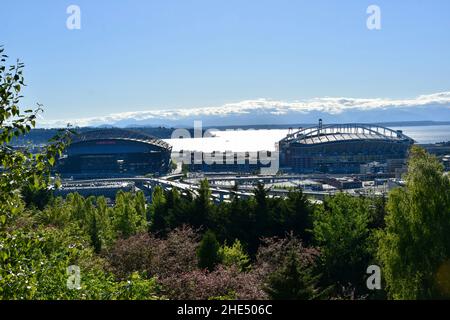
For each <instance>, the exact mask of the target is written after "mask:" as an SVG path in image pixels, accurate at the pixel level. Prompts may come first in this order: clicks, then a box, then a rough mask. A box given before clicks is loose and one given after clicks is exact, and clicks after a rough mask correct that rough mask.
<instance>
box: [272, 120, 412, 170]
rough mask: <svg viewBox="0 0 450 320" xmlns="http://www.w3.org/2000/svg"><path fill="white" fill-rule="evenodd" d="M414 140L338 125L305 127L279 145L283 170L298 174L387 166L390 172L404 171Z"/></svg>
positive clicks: (390, 132)
mask: <svg viewBox="0 0 450 320" xmlns="http://www.w3.org/2000/svg"><path fill="white" fill-rule="evenodd" d="M413 143H414V140H413V139H411V138H410V137H408V136H406V135H404V134H403V132H402V131H394V130H392V129H388V128H385V127H381V126H377V125H369V124H337V125H323V124H322V121H321V120H319V124H318V126H314V127H309V128H303V129H300V130H298V131H296V132H293V133H290V134H288V135H287V136H286V137H285V138H284V139H282V140H281V141H279V143H278V151H279V153H280V169H281V170H282V171H284V172H295V173H330V174H348V173H360V170H361V165H364V164H367V163H371V162H378V163H380V164H386V166H387V170H390V171H391V172H390V173H396V172H398V171H399V170H402V166H403V165H404V163H405V160H406V158H407V155H408V150H409V148H410V147H411V145H412V144H413Z"/></svg>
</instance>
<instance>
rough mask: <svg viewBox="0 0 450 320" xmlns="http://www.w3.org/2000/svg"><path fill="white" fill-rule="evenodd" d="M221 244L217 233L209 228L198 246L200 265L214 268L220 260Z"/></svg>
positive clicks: (203, 267) (210, 269) (204, 267)
mask: <svg viewBox="0 0 450 320" xmlns="http://www.w3.org/2000/svg"><path fill="white" fill-rule="evenodd" d="M219 250H220V244H219V242H218V241H217V239H216V235H215V234H214V233H213V232H212V231H211V230H208V231H206V233H205V234H204V235H203V238H202V241H201V242H200V245H199V247H198V251H197V256H198V266H199V267H200V268H202V269H208V270H209V271H212V270H214V267H215V266H216V265H217V264H218V263H219V262H220V254H219Z"/></svg>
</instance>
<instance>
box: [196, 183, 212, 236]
mask: <svg viewBox="0 0 450 320" xmlns="http://www.w3.org/2000/svg"><path fill="white" fill-rule="evenodd" d="M212 210H214V207H213V205H212V202H211V189H210V188H209V183H208V180H207V179H204V180H202V181H201V182H200V187H199V189H198V196H197V197H196V198H195V199H194V208H193V212H192V214H191V219H190V224H192V226H194V227H197V228H199V227H202V226H206V227H208V226H209V220H210V217H211V215H212Z"/></svg>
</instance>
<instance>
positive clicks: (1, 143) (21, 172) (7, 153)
mask: <svg viewBox="0 0 450 320" xmlns="http://www.w3.org/2000/svg"><path fill="white" fill-rule="evenodd" d="M7 58H8V56H7V55H5V54H4V49H3V47H1V46H0V167H1V168H2V169H1V175H0V229H1V228H3V227H4V225H5V224H6V223H7V220H8V219H12V218H13V216H14V215H15V214H17V213H18V207H17V206H16V205H15V204H16V203H18V202H19V201H18V198H19V194H20V193H21V192H22V191H23V190H24V189H25V187H26V188H27V191H28V192H27V195H29V194H31V193H37V192H38V191H39V190H46V189H47V188H48V186H49V185H50V184H51V179H50V168H51V167H52V166H53V165H54V164H55V161H56V157H57V156H58V155H61V152H62V150H63V149H64V148H65V146H66V145H67V144H68V143H69V142H70V134H71V133H72V132H71V131H70V130H69V131H65V130H63V131H60V132H59V133H58V135H57V136H55V137H54V138H53V139H52V140H51V141H50V143H49V144H48V145H47V146H46V147H45V148H43V150H42V151H41V152H38V153H32V152H31V151H30V150H28V149H27V148H22V149H20V150H19V149H16V148H13V147H12V146H11V141H12V140H13V139H15V138H17V137H19V136H22V135H24V134H26V133H28V132H29V131H30V130H31V129H32V128H34V127H35V125H36V117H37V114H38V113H40V112H41V111H42V108H41V106H40V105H39V107H38V108H37V109H36V110H32V109H26V110H25V111H23V110H22V108H21V107H20V99H21V98H22V95H21V90H22V88H23V87H24V86H25V80H24V76H23V68H24V64H23V63H21V62H19V61H17V62H16V64H14V65H9V66H7ZM27 199H31V200H33V199H34V200H36V199H37V198H35V197H34V198H33V197H27Z"/></svg>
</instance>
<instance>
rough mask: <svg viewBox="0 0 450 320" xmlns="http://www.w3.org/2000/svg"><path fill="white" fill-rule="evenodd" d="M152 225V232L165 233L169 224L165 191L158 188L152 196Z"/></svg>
mask: <svg viewBox="0 0 450 320" xmlns="http://www.w3.org/2000/svg"><path fill="white" fill-rule="evenodd" d="M150 212H151V224H150V230H151V231H152V232H156V233H158V232H159V233H165V232H166V229H167V227H168V224H167V205H166V197H165V194H164V190H163V189H162V188H161V187H160V186H156V187H155V189H154V190H153V194H152V204H151V206H150Z"/></svg>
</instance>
